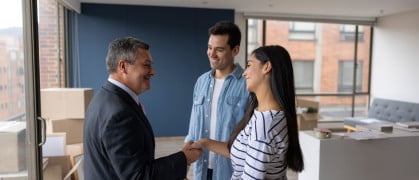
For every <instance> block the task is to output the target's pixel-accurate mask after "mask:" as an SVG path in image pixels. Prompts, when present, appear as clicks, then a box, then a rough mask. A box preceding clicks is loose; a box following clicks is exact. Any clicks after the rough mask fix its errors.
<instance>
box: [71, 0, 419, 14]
mask: <svg viewBox="0 0 419 180" xmlns="http://www.w3.org/2000/svg"><path fill="white" fill-rule="evenodd" d="M73 1H78V2H80V3H105V4H127V5H151V6H171V7H195V8H217V9H234V10H235V11H236V12H245V13H269V14H271V13H272V14H289V15H292V14H296V15H317V16H339V17H366V18H376V17H383V16H387V15H392V14H397V13H403V12H408V11H412V10H416V9H419V0H73Z"/></svg>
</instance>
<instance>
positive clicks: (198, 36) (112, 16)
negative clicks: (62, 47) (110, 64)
mask: <svg viewBox="0 0 419 180" xmlns="http://www.w3.org/2000/svg"><path fill="white" fill-rule="evenodd" d="M76 18H77V21H75V23H76V25H77V26H78V28H77V31H78V38H76V39H78V42H77V43H78V47H79V49H78V51H79V52H78V53H79V62H78V63H75V64H79V72H80V83H79V84H80V85H81V87H92V88H94V91H95V92H97V90H98V89H99V88H100V87H101V86H102V84H103V83H104V82H105V81H106V79H107V77H108V74H107V72H106V67H105V57H106V53H107V46H108V44H109V42H110V41H112V40H113V39H115V38H118V37H124V36H133V37H137V38H140V39H142V40H144V41H146V42H148V43H149V44H150V46H151V48H150V51H151V54H152V57H153V59H154V69H155V71H156V76H155V77H154V78H153V79H152V83H151V85H152V87H151V90H149V91H147V92H145V93H144V94H142V95H140V99H141V101H142V103H143V104H144V105H145V110H146V114H147V116H148V118H149V120H150V123H151V124H152V126H153V130H154V133H155V135H156V136H160V137H161V136H184V135H186V133H187V131H188V125H189V115H190V110H191V107H192V91H193V86H194V84H195V80H196V79H197V78H198V76H199V75H201V74H202V73H204V72H206V71H208V70H209V69H210V66H209V62H208V58H207V56H206V49H207V43H208V28H209V27H210V26H211V25H213V24H214V23H215V22H217V21H219V20H230V21H234V11H233V10H214V9H195V8H172V7H153V6H129V5H103V4H82V13H81V14H79V15H77V17H76ZM73 43H75V42H73ZM73 64H74V63H73Z"/></svg>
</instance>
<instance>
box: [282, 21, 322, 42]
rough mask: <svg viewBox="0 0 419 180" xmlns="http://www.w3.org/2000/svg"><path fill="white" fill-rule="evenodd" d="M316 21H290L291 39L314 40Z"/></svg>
mask: <svg viewBox="0 0 419 180" xmlns="http://www.w3.org/2000/svg"><path fill="white" fill-rule="evenodd" d="M315 25H316V24H315V23H308V22H290V23H289V37H288V38H289V39H290V40H314V39H315V31H316V26H315Z"/></svg>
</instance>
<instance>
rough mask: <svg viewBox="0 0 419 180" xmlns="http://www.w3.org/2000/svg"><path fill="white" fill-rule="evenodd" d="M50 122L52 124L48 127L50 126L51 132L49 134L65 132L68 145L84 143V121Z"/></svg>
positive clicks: (57, 120) (62, 120)
mask: <svg viewBox="0 0 419 180" xmlns="http://www.w3.org/2000/svg"><path fill="white" fill-rule="evenodd" d="M48 121H50V122H48V123H47V125H50V128H51V130H47V132H52V133H57V132H65V133H66V144H76V143H82V142H83V125H84V119H50V120H48ZM47 128H48V127H47Z"/></svg>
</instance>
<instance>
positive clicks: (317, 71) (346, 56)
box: [249, 19, 372, 121]
mask: <svg viewBox="0 0 419 180" xmlns="http://www.w3.org/2000/svg"><path fill="white" fill-rule="evenodd" d="M249 20H250V19H249ZM258 21H262V23H259V24H257V25H260V24H262V25H265V26H264V28H262V27H259V29H262V31H257V32H254V33H261V34H262V35H261V36H262V37H264V40H265V41H264V42H263V44H261V45H278V44H279V45H281V46H283V47H284V48H285V49H287V50H288V52H289V53H290V56H291V59H293V68H294V74H295V79H294V80H295V89H296V95H297V97H298V98H309V99H311V100H315V101H318V102H319V115H320V116H319V121H323V120H325V121H329V120H332V121H340V120H343V118H344V117H348V116H353V115H359V114H362V113H363V112H366V111H365V110H366V108H367V107H368V102H369V89H368V87H369V84H370V82H369V75H370V73H369V70H370V63H371V62H370V53H371V52H370V49H372V48H371V39H372V37H371V30H372V27H370V26H356V25H349V24H339V23H322V22H298V21H282V20H264V19H258ZM355 28H358V32H359V33H358V35H359V38H360V39H362V41H357V42H356V43H357V44H354V43H355V41H353V40H354V38H355V36H354V35H355V30H356V29H355ZM341 34H342V35H345V36H341ZM253 36H260V35H258V34H255V35H253ZM351 37H352V42H349V40H350V39H351ZM341 38H343V39H344V40H342V39H341ZM314 40H315V41H314ZM355 47H357V48H355ZM355 54H356V58H357V59H358V60H359V61H357V63H358V64H357V67H354V65H353V63H354V61H353V60H352V59H354V55H355ZM342 60H348V61H342ZM355 68H356V69H355ZM354 72H356V84H355V86H356V91H355V92H352V87H353V85H352V84H353V83H354V82H353V75H354ZM354 99H355V100H354Z"/></svg>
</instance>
